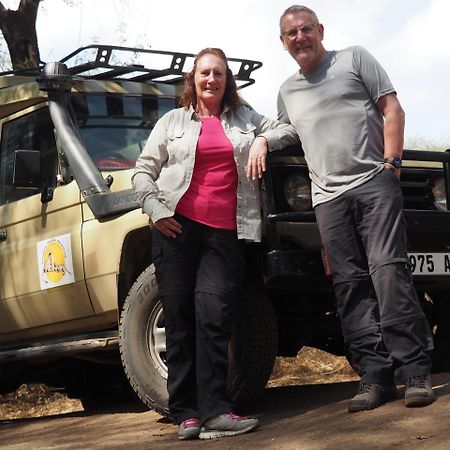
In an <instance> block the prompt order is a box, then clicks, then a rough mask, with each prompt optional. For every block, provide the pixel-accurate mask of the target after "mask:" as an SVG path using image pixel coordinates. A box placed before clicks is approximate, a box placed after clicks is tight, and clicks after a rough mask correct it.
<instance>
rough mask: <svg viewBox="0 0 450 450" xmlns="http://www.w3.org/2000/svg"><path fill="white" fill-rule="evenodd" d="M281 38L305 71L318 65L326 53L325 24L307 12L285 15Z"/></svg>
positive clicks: (286, 48) (284, 45)
mask: <svg viewBox="0 0 450 450" xmlns="http://www.w3.org/2000/svg"><path fill="white" fill-rule="evenodd" d="M280 39H281V42H282V43H283V47H284V49H285V50H287V51H288V52H289V54H290V55H291V56H292V57H293V58H294V59H295V60H296V61H297V63H298V65H299V66H300V67H301V69H302V71H303V72H309V71H311V70H313V69H314V68H315V67H317V65H319V64H320V62H321V61H322V59H323V57H324V55H325V53H326V50H325V49H324V47H323V45H322V39H323V25H321V24H317V23H316V22H315V21H314V19H313V17H312V16H311V15H310V14H309V13H307V12H298V13H293V14H288V15H287V16H285V17H284V18H283V21H282V24H281V35H280Z"/></svg>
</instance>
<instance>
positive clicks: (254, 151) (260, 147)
mask: <svg viewBox="0 0 450 450" xmlns="http://www.w3.org/2000/svg"><path fill="white" fill-rule="evenodd" d="M267 151H268V145H267V141H266V139H265V138H263V137H262V136H257V137H256V138H255V140H254V141H253V144H252V146H251V147H250V151H249V153H248V162H247V170H246V171H247V177H248V178H249V179H252V180H256V179H257V178H261V177H262V176H263V173H264V172H265V171H266V156H267Z"/></svg>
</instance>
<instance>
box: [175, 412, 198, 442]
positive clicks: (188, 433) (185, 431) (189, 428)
mask: <svg viewBox="0 0 450 450" xmlns="http://www.w3.org/2000/svg"><path fill="white" fill-rule="evenodd" d="M199 434H200V419H198V418H197V417H191V418H190V419H186V420H183V422H181V423H180V425H178V439H181V440H186V439H197V438H198V435H199Z"/></svg>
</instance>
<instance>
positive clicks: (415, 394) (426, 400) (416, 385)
mask: <svg viewBox="0 0 450 450" xmlns="http://www.w3.org/2000/svg"><path fill="white" fill-rule="evenodd" d="M434 398H435V396H434V392H433V388H432V387H431V380H430V376H429V375H419V376H415V377H411V378H408V381H407V382H406V392H405V405H406V406H426V405H429V404H430V403H433V402H434Z"/></svg>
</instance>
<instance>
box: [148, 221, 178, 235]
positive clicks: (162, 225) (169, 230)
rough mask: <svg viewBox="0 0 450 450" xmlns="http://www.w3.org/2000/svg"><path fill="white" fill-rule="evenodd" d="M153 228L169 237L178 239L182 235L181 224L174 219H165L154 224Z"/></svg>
mask: <svg viewBox="0 0 450 450" xmlns="http://www.w3.org/2000/svg"><path fill="white" fill-rule="evenodd" d="M153 226H154V227H155V228H156V229H157V230H158V231H160V232H161V233H162V234H164V235H165V236H167V237H171V238H176V237H177V234H181V224H180V223H179V222H177V221H176V220H175V219H174V218H173V217H164V218H163V219H159V220H157V221H156V222H154V223H153Z"/></svg>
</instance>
